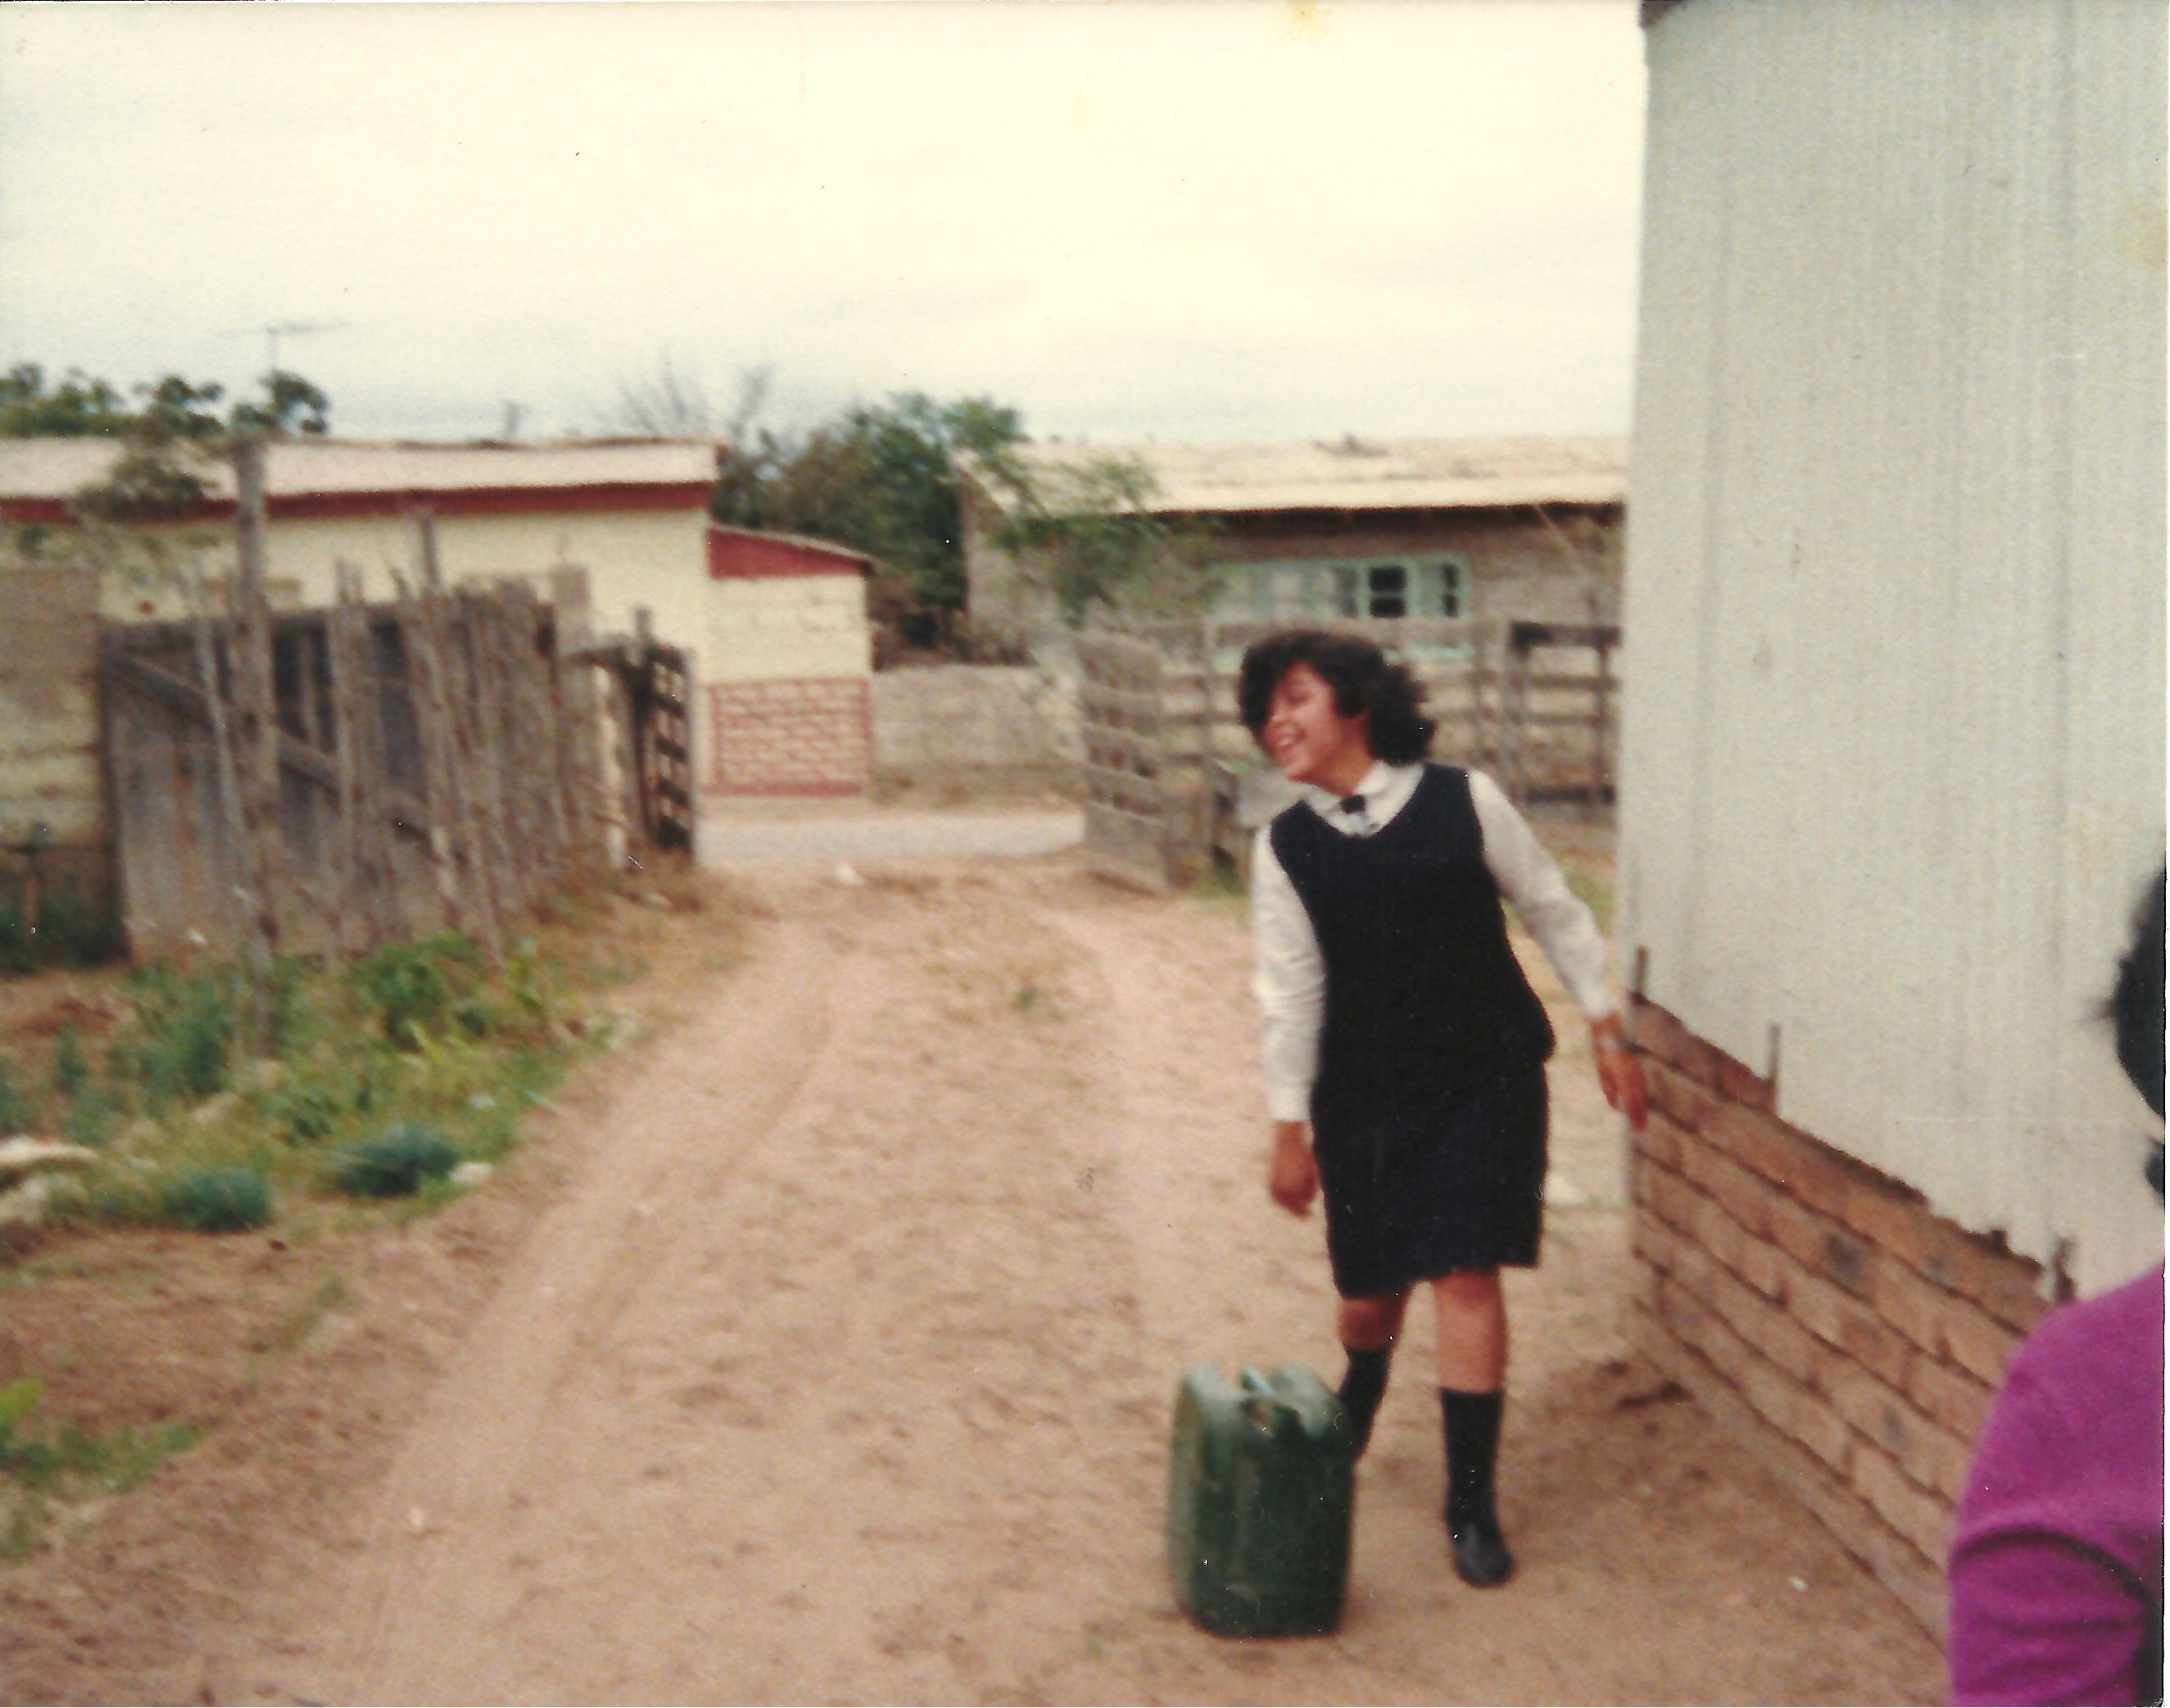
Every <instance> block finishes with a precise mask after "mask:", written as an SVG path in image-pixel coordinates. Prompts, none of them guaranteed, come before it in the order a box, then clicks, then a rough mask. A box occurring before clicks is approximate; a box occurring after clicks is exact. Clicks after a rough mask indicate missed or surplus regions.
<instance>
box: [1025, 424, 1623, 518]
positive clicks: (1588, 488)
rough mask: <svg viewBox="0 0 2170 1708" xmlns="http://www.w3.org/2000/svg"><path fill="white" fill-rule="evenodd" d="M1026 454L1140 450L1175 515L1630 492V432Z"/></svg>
mask: <svg viewBox="0 0 2170 1708" xmlns="http://www.w3.org/2000/svg"><path fill="white" fill-rule="evenodd" d="M1024 456H1025V458H1026V460H1027V461H1028V462H1029V463H1031V464H1033V465H1034V466H1036V467H1041V468H1060V467H1082V465H1084V464H1086V463H1088V462H1093V461H1095V460H1098V459H1100V458H1105V457H1123V458H1135V459H1136V461H1137V462H1141V463H1142V464H1143V465H1144V466H1145V467H1146V469H1147V470H1149V471H1150V472H1151V473H1152V477H1153V480H1154V483H1155V501H1154V505H1153V508H1154V509H1155V510H1157V511H1159V512H1162V513H1164V514H1169V515H1174V514H1192V515H1202V514H1221V515H1227V514H1230V513H1233V512H1237V511H1243V510H1496V509H1506V508H1510V507H1513V506H1517V505H1524V504H1625V503H1626V502H1627V439H1626V438H1625V437H1610V438H1537V437H1530V438H1519V439H1360V438H1357V437H1355V436H1354V435H1351V436H1350V437H1348V438H1345V439H1339V440H1315V441H1312V442H1308V443H1305V444H1301V445H1035V446H1028V447H1026V448H1025V450H1024ZM996 496H997V497H999V494H996Z"/></svg>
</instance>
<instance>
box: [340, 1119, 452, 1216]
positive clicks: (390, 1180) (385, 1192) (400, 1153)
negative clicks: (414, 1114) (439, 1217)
mask: <svg viewBox="0 0 2170 1708" xmlns="http://www.w3.org/2000/svg"><path fill="white" fill-rule="evenodd" d="M459 1162H460V1153H459V1151H458V1150H457V1148H456V1147H455V1146H454V1145H452V1141H451V1140H448V1139H446V1137H445V1136H444V1134H441V1133H440V1132H438V1131H437V1129H436V1128H434V1127H432V1126H430V1125H429V1124H428V1123H426V1122H423V1121H403V1122H401V1123H400V1124H398V1126H396V1127H388V1128H387V1129H385V1130H384V1131H383V1132H382V1133H381V1134H378V1135H377V1137H376V1138H374V1139H369V1140H364V1141H363V1142H362V1143H361V1144H359V1145H350V1146H348V1147H347V1148H346V1149H345V1150H342V1151H341V1152H339V1156H338V1157H337V1158H336V1159H335V1160H334V1162H333V1164H332V1182H333V1184H334V1185H335V1186H337V1187H338V1188H339V1190H340V1191H341V1192H345V1193H350V1194H352V1195H353V1196H354V1197H355V1198H412V1197H413V1196H414V1194H415V1193H418V1192H420V1191H421V1189H422V1187H423V1184H424V1183H425V1182H427V1181H431V1180H442V1179H443V1178H444V1177H446V1175H448V1174H450V1173H451V1172H452V1171H453V1170H454V1169H455V1168H457V1167H458V1166H459Z"/></svg>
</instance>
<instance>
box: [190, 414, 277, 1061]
mask: <svg viewBox="0 0 2170 1708" xmlns="http://www.w3.org/2000/svg"><path fill="white" fill-rule="evenodd" d="M233 478H234V489H235V497H236V503H235V509H234V515H235V525H236V538H235V551H236V558H237V563H238V570H239V573H238V575H237V576H236V578H235V580H234V584H233V596H232V617H233V623H232V640H231V643H230V649H229V659H230V662H231V664H232V672H233V698H234V712H235V719H234V721H235V723H236V725H237V726H238V728H237V730H236V734H237V735H238V741H237V742H236V744H235V748H236V753H235V757H236V758H237V760H238V761H239V764H238V770H239V779H238V781H239V782H240V786H241V788H240V793H241V816H242V822H243V825H244V827H245V830H246V835H245V838H244V841H243V846H242V848H241V850H240V852H241V853H242V855H243V859H244V861H245V862H246V865H245V868H244V869H245V870H246V871H247V873H248V876H247V878H245V879H244V882H245V883H246V884H247V886H248V889H249V914H250V916H251V919H252V921H253V929H252V931H251V933H250V937H251V943H250V947H251V953H250V955H249V972H250V986H251V990H250V995H251V1004H250V1006H251V1019H252V1022H253V1030H254V1039H253V1043H254V1049H255V1050H256V1053H257V1054H259V1055H268V1054H270V1053H271V1048H272V1044H273V1041H274V1040H273V1038H272V1027H273V1022H274V1016H273V1012H272V1003H273V992H272V989H271V971H272V966H273V963H275V960H276V958H277V956H278V953H279V941H280V915H281V904H282V901H283V899H284V897H283V894H282V892H283V890H284V889H285V871H284V866H285V862H284V861H283V859H282V858H281V856H282V854H283V852H284V849H283V846H282V842H283V833H284V829H285V827H284V825H282V824H281V812H280V800H279V790H280V779H279V713H278V705H277V701H276V698H275V693H276V691H275V687H274V685H273V681H272V663H271V605H270V596H269V595H268V594H267V593H266V591H265V539H264V532H265V504H264V443H263V441H262V440H259V439H254V438H244V439H241V440H237V441H236V442H235V444H234V446H233ZM208 686H210V688H211V691H213V692H216V684H211V685H208Z"/></svg>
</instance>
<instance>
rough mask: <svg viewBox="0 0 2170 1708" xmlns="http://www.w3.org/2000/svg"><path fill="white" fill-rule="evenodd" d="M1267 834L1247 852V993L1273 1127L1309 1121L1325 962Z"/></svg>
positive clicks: (1322, 1010)
mask: <svg viewBox="0 0 2170 1708" xmlns="http://www.w3.org/2000/svg"><path fill="white" fill-rule="evenodd" d="M1270 829H1271V827H1270V826H1269V827H1268V829H1267V830H1260V831H1259V834H1258V837H1257V840H1256V841H1253V843H1252V845H1251V936H1252V942H1253V947H1254V949H1255V950H1256V953H1257V956H1258V960H1257V970H1256V971H1255V972H1254V974H1253V976H1252V980H1251V988H1252V990H1253V992H1254V993H1255V994H1256V995H1257V996H1258V999H1259V1013H1260V1014H1261V1015H1262V1016H1263V1017H1264V1022H1265V1054H1266V1108H1267V1111H1268V1113H1269V1115H1270V1116H1271V1118H1273V1119H1275V1120H1276V1121H1307V1120H1309V1119H1310V1118H1311V1086H1312V1081H1313V1080H1315V1079H1317V1077H1318V1033H1319V1027H1320V1026H1321V1024H1322V1023H1323V1021H1324V1019H1325V1016H1326V958H1325V957H1324V956H1323V955H1322V954H1321V953H1319V948H1318V936H1317V932H1315V931H1312V926H1311V915H1310V914H1309V913H1307V912H1306V911H1305V910H1304V905H1303V903H1302V901H1301V899H1300V898H1299V897H1298V896H1297V894H1296V886H1295V885H1294V884H1292V883H1290V882H1289V875H1288V873H1287V872H1285V870H1284V869H1283V868H1282V866H1281V862H1280V857H1279V856H1278V855H1276V854H1275V852H1274V848H1273V843H1272V841H1271V840H1270Z"/></svg>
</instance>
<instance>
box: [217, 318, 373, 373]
mask: <svg viewBox="0 0 2170 1708" xmlns="http://www.w3.org/2000/svg"><path fill="white" fill-rule="evenodd" d="M345 329H346V322H345V321H344V320H270V321H266V322H265V323H263V324H262V325H260V326H237V327H233V328H229V329H228V331H227V334H226V336H227V337H228V338H246V337H248V336H249V334H251V333H261V334H264V360H265V372H267V373H274V374H275V373H277V372H278V371H279V340H280V339H282V338H306V337H307V336H309V335H310V334H313V333H318V332H344V331H345Z"/></svg>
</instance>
